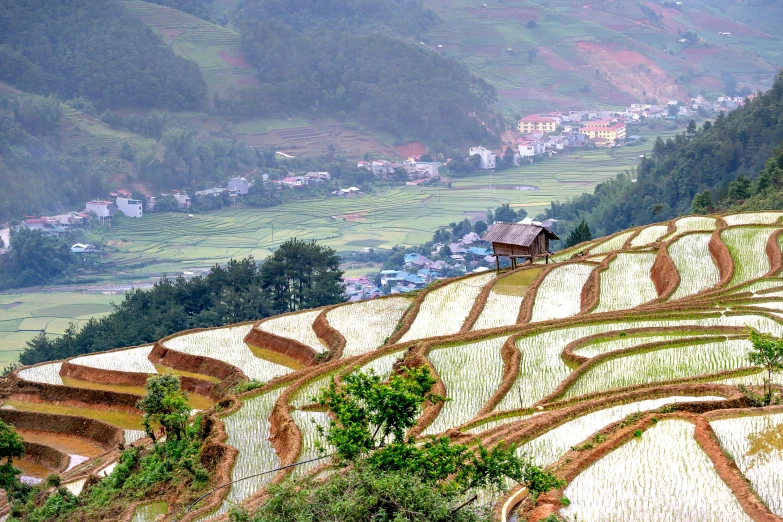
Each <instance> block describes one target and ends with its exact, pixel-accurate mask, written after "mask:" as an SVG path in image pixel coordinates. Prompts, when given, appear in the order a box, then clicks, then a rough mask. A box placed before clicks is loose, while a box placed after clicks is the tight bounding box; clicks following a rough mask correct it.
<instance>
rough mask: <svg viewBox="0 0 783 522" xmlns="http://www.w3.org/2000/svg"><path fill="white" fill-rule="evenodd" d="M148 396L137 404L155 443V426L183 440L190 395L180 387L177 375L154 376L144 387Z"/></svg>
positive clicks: (148, 433)
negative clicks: (159, 426)
mask: <svg viewBox="0 0 783 522" xmlns="http://www.w3.org/2000/svg"><path fill="white" fill-rule="evenodd" d="M144 390H145V392H146V394H145V395H144V397H142V399H141V400H140V401H139V402H138V403H136V407H137V408H138V409H140V410H141V411H142V412H144V431H146V432H147V435H149V437H150V438H151V439H152V440H153V441H154V440H155V430H154V427H155V424H160V425H161V426H162V427H163V429H164V430H165V433H166V434H167V435H169V436H171V435H173V436H174V438H176V439H177V440H181V439H182V436H183V435H184V434H185V428H186V426H187V424H188V417H189V416H190V406H189V405H188V394H187V393H186V392H184V391H182V389H181V387H180V378H179V377H178V376H176V375H153V376H152V377H150V378H149V379H147V384H146V385H145V386H144Z"/></svg>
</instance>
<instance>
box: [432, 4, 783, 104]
mask: <svg viewBox="0 0 783 522" xmlns="http://www.w3.org/2000/svg"><path fill="white" fill-rule="evenodd" d="M641 4H645V5H646V6H647V7H650V8H652V9H653V10H655V11H656V12H658V13H660V14H661V20H660V21H658V22H656V23H654V22H653V21H651V20H650V19H648V18H647V16H646V15H645V14H644V12H643V11H642V9H641ZM710 4H715V2H710ZM719 4H720V5H719V7H720V8H716V7H714V6H713V5H708V3H707V2H695V3H692V2H689V3H688V5H687V7H686V8H684V10H683V11H682V12H681V11H677V10H674V9H666V8H663V7H661V6H660V5H656V4H655V3H653V2H640V3H636V2H634V3H632V2H625V1H621V0H610V1H607V2H599V3H595V2H593V3H591V5H590V6H589V8H585V7H584V5H585V3H584V2H582V1H577V0H549V1H547V2H541V3H537V2H534V1H529V0H503V1H502V2H501V1H500V0H490V1H489V2H487V6H488V7H487V8H481V7H480V5H481V3H480V2H472V1H469V0H428V1H427V2H426V5H427V6H428V7H430V8H431V9H433V10H435V11H436V12H437V13H438V14H439V15H440V16H441V17H442V18H443V19H444V20H445V21H446V24H445V27H443V28H439V29H438V30H437V31H433V32H432V34H430V35H429V41H428V44H430V45H432V46H437V45H443V46H444V47H443V52H444V53H448V54H452V55H454V56H457V57H459V58H461V59H463V60H465V61H466V62H467V63H468V64H469V65H470V66H471V68H472V69H473V70H474V71H475V72H476V73H478V74H480V75H482V76H483V77H485V78H486V79H487V80H488V81H490V82H491V83H492V84H493V85H495V86H496V87H497V88H498V91H499V94H500V97H501V101H502V105H503V106H504V108H506V109H510V110H513V111H519V112H529V111H545V110H554V109H560V110H562V109H571V108H586V107H595V106H616V105H617V104H622V103H626V102H627V101H628V98H631V99H633V98H637V99H638V98H642V97H643V95H642V91H643V90H646V91H647V94H648V96H650V95H655V96H657V97H658V98H660V99H667V98H670V97H673V98H683V97H684V96H686V95H687V94H696V93H697V92H699V91H700V90H704V91H705V92H707V93H713V94H717V93H720V92H721V91H722V75H723V73H725V72H730V73H733V74H736V75H737V77H738V80H739V81H740V82H741V83H743V84H748V85H750V86H751V87H759V86H763V85H767V84H768V83H769V82H770V81H771V78H772V75H773V74H774V71H775V67H776V65H780V64H781V63H783V56H782V55H781V54H780V52H779V48H780V43H781V41H780V38H779V37H777V36H776V35H775V34H774V33H771V32H770V33H765V32H763V30H757V29H753V28H751V27H750V26H748V25H745V24H743V23H742V22H732V21H731V20H732V19H733V17H735V16H740V17H742V16H743V15H744V16H746V17H748V16H750V14H749V13H751V12H752V10H748V9H747V8H746V9H744V10H742V9H740V8H739V7H737V6H735V5H733V4H732V3H731V2H719ZM723 4H725V6H724V5H723ZM721 9H723V10H724V11H725V10H726V9H728V11H726V12H722V11H721ZM756 18H759V17H758V16H757V15H756ZM531 19H532V20H536V23H537V27H536V28H535V29H528V28H527V27H526V26H525V24H526V22H527V21H529V20H531ZM740 19H747V20H749V22H750V23H752V24H753V26H754V27H760V26H762V25H763V24H760V22H759V20H755V19H753V20H751V19H749V18H740ZM678 29H679V30H680V31H681V32H685V31H688V30H690V31H696V32H697V33H698V34H699V35H700V37H701V38H703V39H704V41H702V42H700V43H699V44H696V45H694V46H692V47H691V48H689V49H688V48H686V47H685V46H684V45H683V44H681V43H679V42H678V41H677V40H678V39H679V38H680V36H679V35H678V33H677V30H678ZM719 31H730V32H733V33H734V35H735V36H734V37H732V38H725V37H721V36H719V35H718V34H717V33H718V32H719ZM596 44H597V46H598V47H599V49H596V48H595V47H596ZM663 46H665V48H666V49H671V50H672V51H674V56H671V55H670V54H667V53H665V52H663V51H661V48H662V47H663ZM508 48H511V49H514V50H515V51H514V53H509V52H507V51H506V49H508ZM531 49H535V50H536V53H537V54H536V56H535V57H534V58H533V59H532V61H530V59H529V55H528V51H529V50H531ZM639 63H645V64H652V69H653V70H647V69H639V67H638V65H639ZM596 69H598V72H596ZM657 69H660V70H657ZM607 75H608V77H607ZM675 79H677V83H675V81H674V80H675ZM585 85H587V86H588V87H589V88H590V91H589V92H588V93H585V92H583V91H582V90H580V89H583V88H584V86H585ZM634 89H636V90H634ZM628 92H630V93H631V95H630V96H628V95H626V94H624V93H628Z"/></svg>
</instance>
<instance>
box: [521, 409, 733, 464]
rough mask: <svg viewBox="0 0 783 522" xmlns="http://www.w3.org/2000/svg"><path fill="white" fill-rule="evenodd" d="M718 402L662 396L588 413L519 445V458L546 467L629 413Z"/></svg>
mask: <svg viewBox="0 0 783 522" xmlns="http://www.w3.org/2000/svg"><path fill="white" fill-rule="evenodd" d="M720 400H723V397H665V398H663V399H651V400H646V401H639V402H634V403H631V404H621V405H619V406H613V407H611V408H607V409H605V410H599V411H596V412H593V413H588V414H587V415H584V416H582V417H579V418H577V419H574V420H572V421H569V422H566V423H565V424H561V425H560V426H558V427H556V428H554V429H552V430H551V431H548V432H546V433H545V434H544V435H541V436H540V437H536V438H535V439H533V440H532V441H530V442H527V443H525V444H522V445H521V446H519V448H518V449H517V454H518V455H520V456H521V455H523V454H528V455H532V456H534V458H535V460H536V462H540V463H542V464H544V465H547V466H548V465H550V464H554V463H555V461H557V460H558V459H560V458H562V457H563V456H565V454H566V453H568V450H569V449H571V447H573V446H576V445H577V444H579V443H581V442H583V441H584V440H585V439H587V438H589V437H590V435H592V434H593V433H595V432H597V431H600V430H601V429H603V428H604V427H606V426H608V425H609V424H612V423H614V422H618V421H621V420H623V419H624V418H625V417H627V416H628V415H630V414H632V413H636V412H640V411H648V410H657V409H658V408H660V407H661V406H664V405H666V404H676V403H678V402H700V401H720Z"/></svg>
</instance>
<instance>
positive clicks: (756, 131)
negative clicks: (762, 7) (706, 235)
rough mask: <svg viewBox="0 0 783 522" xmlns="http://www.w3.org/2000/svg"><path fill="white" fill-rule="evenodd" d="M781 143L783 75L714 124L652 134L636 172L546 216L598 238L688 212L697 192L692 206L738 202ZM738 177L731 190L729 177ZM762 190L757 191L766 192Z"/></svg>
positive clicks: (554, 207)
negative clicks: (582, 224)
mask: <svg viewBox="0 0 783 522" xmlns="http://www.w3.org/2000/svg"><path fill="white" fill-rule="evenodd" d="M781 142H783V73H781V74H780V75H779V76H778V78H777V81H776V82H775V84H774V86H773V87H772V89H770V90H769V91H768V92H766V93H764V94H762V95H760V96H758V97H757V98H756V99H754V100H751V101H749V103H747V104H746V105H745V106H744V107H742V108H740V109H737V110H734V111H732V112H731V113H730V114H729V115H728V116H723V114H719V115H718V118H717V119H716V120H715V123H714V124H711V123H710V122H705V123H704V125H703V126H702V127H701V129H698V128H697V127H696V125H695V124H692V125H690V126H689V128H688V130H687V131H686V132H684V133H683V134H679V135H677V136H676V137H675V138H674V139H672V138H669V139H668V140H666V141H664V140H663V139H660V138H659V139H658V140H656V142H655V145H654V147H653V152H652V154H650V155H648V157H646V158H644V159H643V160H642V162H641V163H640V165H639V167H638V168H637V170H636V173H635V176H634V175H633V174H631V173H627V174H620V175H618V176H617V178H616V179H613V180H610V181H607V182H605V183H602V184H600V185H598V186H597V187H596V189H595V191H594V193H593V194H583V195H581V196H579V197H577V198H574V199H573V200H570V201H567V202H566V203H560V202H552V205H551V207H550V208H549V209H547V211H546V212H545V213H544V217H545V218H549V217H555V218H557V219H559V220H560V223H559V228H560V227H561V226H562V228H563V229H564V230H572V229H573V228H575V227H576V225H577V224H578V223H579V222H580V221H581V220H582V219H584V220H585V221H586V222H587V223H588V224H589V225H590V228H591V229H592V230H593V232H594V235H596V236H604V235H608V234H611V233H614V232H616V231H618V230H622V229H625V228H629V227H633V226H637V225H645V224H648V223H652V222H655V221H663V220H667V219H671V218H674V217H677V216H679V215H683V214H688V213H690V212H691V204H692V202H693V200H694V197H696V195H697V194H701V195H702V196H700V197H699V198H698V202H697V207H696V210H702V209H706V208H710V207H711V206H714V204H712V202H713V201H724V200H727V201H729V202H732V201H733V202H735V203H737V202H739V200H740V199H741V196H746V195H753V194H752V187H749V185H750V183H751V182H753V181H754V180H755V179H756V178H757V177H758V174H759V173H760V172H761V171H766V170H767V160H768V158H770V156H773V154H774V152H773V151H774V149H775V148H776V147H778V146H780V144H781ZM741 176H744V178H741ZM634 177H635V178H636V181H635V182H634V181H633V178H634ZM738 178H740V181H739V184H736V183H735V184H734V189H733V190H732V191H731V193H730V187H731V183H732V182H733V181H734V180H735V179H738ZM745 179H747V182H746V181H745ZM762 187H764V184H763V182H762ZM749 188H750V190H751V193H750V194H748V192H747V189H749ZM766 190H767V189H766V188H764V190H763V191H762V192H764V193H765V194H767V192H766ZM705 191H709V198H706V197H705V196H704V193H705ZM761 199H764V198H763V197H762V198H761ZM760 201H761V200H759V204H761V203H760ZM765 204H772V203H771V202H768V203H765ZM776 208H780V207H776Z"/></svg>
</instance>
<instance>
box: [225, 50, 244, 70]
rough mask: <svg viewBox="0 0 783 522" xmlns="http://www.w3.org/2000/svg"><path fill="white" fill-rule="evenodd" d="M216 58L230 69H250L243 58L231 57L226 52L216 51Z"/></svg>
mask: <svg viewBox="0 0 783 522" xmlns="http://www.w3.org/2000/svg"><path fill="white" fill-rule="evenodd" d="M217 54H218V56H220V58H221V59H222V60H223V61H224V62H226V63H227V64H228V65H230V66H232V67H238V68H239V69H250V64H249V63H247V60H245V57H244V56H231V55H230V54H228V53H227V52H226V51H218V53H217Z"/></svg>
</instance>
